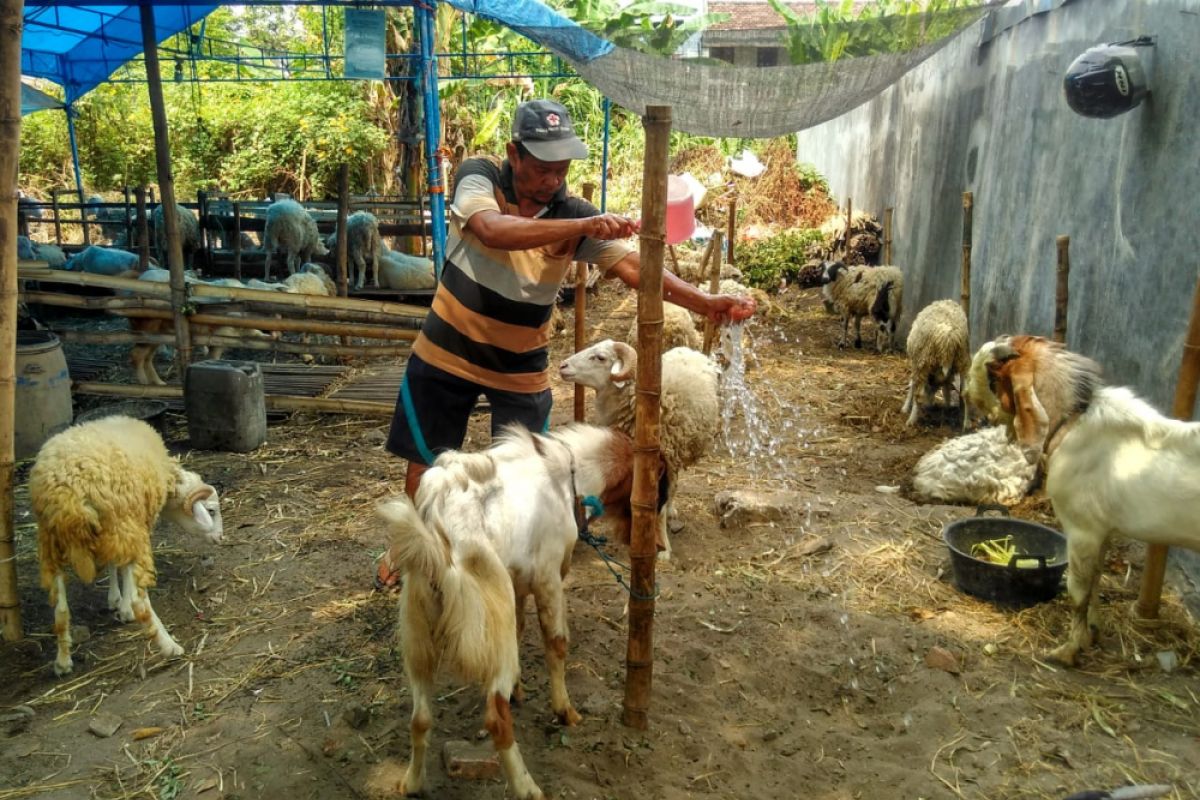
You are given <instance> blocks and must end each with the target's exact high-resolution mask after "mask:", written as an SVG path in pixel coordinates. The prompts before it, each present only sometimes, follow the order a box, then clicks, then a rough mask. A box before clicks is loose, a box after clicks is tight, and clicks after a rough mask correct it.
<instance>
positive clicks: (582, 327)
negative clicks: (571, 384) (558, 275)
mask: <svg viewBox="0 0 1200 800" xmlns="http://www.w3.org/2000/svg"><path fill="white" fill-rule="evenodd" d="M595 193H596V184H594V183H592V182H590V181H589V182H588V183H585V184H584V185H583V199H584V200H587V201H588V202H589V203H590V202H592V195H593V194H595ZM587 279H588V265H587V264H585V263H583V262H582V261H576V262H575V352H576V353H578V352H579V351H580V350H582V349H583V348H584V347H585V346H587V338H586V337H587ZM586 388H587V387H585V386H584V385H583V384H580V383H577V384H575V421H576V422H583V419H584V416H585V411H584V409H585V401H586V400H587V394H585V391H584V390H585V389H586Z"/></svg>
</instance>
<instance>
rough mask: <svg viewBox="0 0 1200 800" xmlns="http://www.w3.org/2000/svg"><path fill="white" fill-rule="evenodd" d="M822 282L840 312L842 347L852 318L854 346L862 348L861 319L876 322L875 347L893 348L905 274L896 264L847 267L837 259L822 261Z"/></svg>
mask: <svg viewBox="0 0 1200 800" xmlns="http://www.w3.org/2000/svg"><path fill="white" fill-rule="evenodd" d="M821 282H822V283H823V284H826V285H827V286H828V287H829V297H830V298H831V299H832V301H833V302H834V303H835V304H836V305H837V307H838V308H839V309H840V310H841V313H842V338H841V339H840V340H839V341H838V347H845V346H846V344H847V342H848V339H849V335H850V318H851V317H853V318H854V346H855V347H862V318H863V317H867V316H869V317H871V318H872V320H874V322H875V324H876V332H875V349H876V350H878V351H879V352H880V353H882V352H883V350H884V345H885V344H886V345H887V349H888V350H889V351H890V350H892V349H894V347H895V338H896V323H897V322H898V321H899V319H900V314H901V312H902V311H903V300H904V274H903V273H901V272H900V268H899V267H847V266H846V265H845V264H843V263H842V262H840V261H832V262H826V263H825V269H824V273H823V274H822V276H821Z"/></svg>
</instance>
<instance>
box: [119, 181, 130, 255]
mask: <svg viewBox="0 0 1200 800" xmlns="http://www.w3.org/2000/svg"><path fill="white" fill-rule="evenodd" d="M131 199H132V198H131V197H130V193H129V187H128V186H126V187H125V213H124V214H123V215H122V220H121V221H122V222H124V223H125V246H126V247H129V248H132V247H133V221H132V220H131V219H130V218H129V206H130V205H131V203H130V202H129V201H130V200H131Z"/></svg>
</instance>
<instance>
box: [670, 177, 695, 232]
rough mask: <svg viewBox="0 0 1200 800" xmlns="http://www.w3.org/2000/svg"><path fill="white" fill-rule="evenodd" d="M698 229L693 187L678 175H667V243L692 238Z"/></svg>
mask: <svg viewBox="0 0 1200 800" xmlns="http://www.w3.org/2000/svg"><path fill="white" fill-rule="evenodd" d="M695 230H696V204H695V200H694V198H693V197H692V189H691V187H690V186H688V183H687V181H685V180H684V179H683V178H681V177H679V176H678V175H668V176H667V244H679V243H680V242H684V241H687V240H688V239H690V238H692V233H694V232H695Z"/></svg>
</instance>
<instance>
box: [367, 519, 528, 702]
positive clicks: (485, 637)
mask: <svg viewBox="0 0 1200 800" xmlns="http://www.w3.org/2000/svg"><path fill="white" fill-rule="evenodd" d="M379 515H380V516H381V517H382V518H383V519H384V520H385V522H387V523H388V526H389V528H390V530H391V544H392V547H391V555H392V559H393V562H394V564H393V566H397V567H400V568H402V569H403V570H404V572H405V577H404V580H405V581H411V580H421V579H423V580H425V581H427V582H428V584H429V586H430V587H432V588H433V589H434V590H435V592H436V593H437V595H438V598H439V599H440V601H441V602H440V613H439V615H438V619H437V620H436V621H435V620H433V619H430V620H428V622H429V623H430V624H431V627H432V628H433V634H434V637H435V638H436V639H437V640H438V643H439V644H440V645H441V648H442V653H443V658H444V659H445V661H446V663H447V664H448V665H450V666H452V667H453V668H454V669H455V671H457V672H458V673H459V674H460V676H461V677H462V678H464V679H465V680H468V681H475V682H479V683H483V684H485V685H487V684H490V683H492V682H493V681H495V680H496V679H497V678H501V679H503V680H512V681H514V682H515V681H516V679H517V677H518V676H519V675H520V662H519V659H518V653H517V637H516V630H517V622H516V615H517V612H516V602H515V600H514V598H513V588H512V579H511V578H510V577H509V575H508V570H507V569H506V568H505V566H504V563H503V562H502V561H501V560H500V557H499V556H498V555H496V552H495V550H493V549H492V548H491V546H490V545H489V544H488V543H487V541H486V540H484V539H482V538H480V539H467V540H465V541H462V542H460V543H459V544H458V547H457V549H455V548H454V547H453V546H452V545H451V542H450V539H449V537H447V535H446V532H445V530H444V528H443V527H442V525H441V524H440V522H439V521H438V520H436V519H435V520H431V521H430V523H429V524H427V523H426V521H425V520H424V519H422V518H421V515H420V513H419V512H418V511H417V509H416V508H415V507H414V506H413V504H412V503H411V502H410V501H409V499H408V498H407V497H402V498H399V499H396V500H391V501H389V502H386V503H384V504H382V505H381V506H380V507H379Z"/></svg>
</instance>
